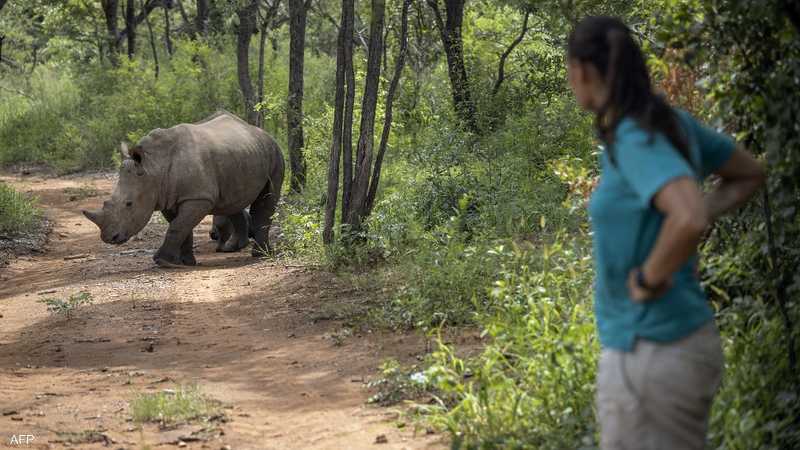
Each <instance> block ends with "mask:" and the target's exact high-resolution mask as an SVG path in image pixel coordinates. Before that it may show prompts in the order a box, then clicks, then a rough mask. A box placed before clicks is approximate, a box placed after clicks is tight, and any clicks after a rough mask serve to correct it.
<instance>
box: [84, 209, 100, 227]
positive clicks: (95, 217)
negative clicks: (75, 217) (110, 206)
mask: <svg viewBox="0 0 800 450" xmlns="http://www.w3.org/2000/svg"><path fill="white" fill-rule="evenodd" d="M83 215H84V216H86V218H87V219H89V220H91V221H92V223H94V224H95V225H97V226H98V227H102V226H103V212H102V211H83Z"/></svg>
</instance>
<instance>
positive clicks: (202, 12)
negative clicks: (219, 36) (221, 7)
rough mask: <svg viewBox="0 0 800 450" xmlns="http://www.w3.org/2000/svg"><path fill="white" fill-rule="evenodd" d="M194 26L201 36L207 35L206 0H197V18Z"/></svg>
mask: <svg viewBox="0 0 800 450" xmlns="http://www.w3.org/2000/svg"><path fill="white" fill-rule="evenodd" d="M195 27H196V28H197V32H198V33H200V35H201V36H203V37H206V36H208V0H197V18H196V22H195Z"/></svg>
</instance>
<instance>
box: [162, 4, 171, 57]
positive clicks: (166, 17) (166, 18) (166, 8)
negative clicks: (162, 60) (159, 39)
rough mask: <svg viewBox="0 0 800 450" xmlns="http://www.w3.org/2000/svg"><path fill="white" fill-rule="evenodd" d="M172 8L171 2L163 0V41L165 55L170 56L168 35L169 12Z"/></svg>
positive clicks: (169, 28) (169, 38) (169, 29)
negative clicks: (165, 49)
mask: <svg viewBox="0 0 800 450" xmlns="http://www.w3.org/2000/svg"><path fill="white" fill-rule="evenodd" d="M171 8H172V0H164V41H165V43H166V44H167V54H169V55H170V56H172V52H173V50H172V37H171V36H170V34H171V33H172V31H171V26H170V18H169V10H170V9H171Z"/></svg>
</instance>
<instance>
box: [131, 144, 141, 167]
mask: <svg viewBox="0 0 800 450" xmlns="http://www.w3.org/2000/svg"><path fill="white" fill-rule="evenodd" d="M130 156H131V159H132V160H134V161H136V164H141V163H142V157H143V156H144V152H142V147H133V148H132V149H131V151H130Z"/></svg>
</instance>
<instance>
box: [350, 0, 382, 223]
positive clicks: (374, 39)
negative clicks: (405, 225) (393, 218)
mask: <svg viewBox="0 0 800 450" xmlns="http://www.w3.org/2000/svg"><path fill="white" fill-rule="evenodd" d="M385 14H386V2H385V0H372V18H371V20H370V26H369V49H368V53H367V73H366V76H365V79H364V93H363V95H362V97H361V125H360V127H359V131H360V133H359V137H358V146H357V147H356V161H355V163H356V165H355V173H354V178H353V191H352V198H351V204H350V209H349V211H348V217H347V223H348V224H349V225H350V227H351V229H352V230H353V231H358V230H360V229H361V222H362V220H363V219H364V218H365V217H366V201H367V191H368V189H369V180H370V176H371V171H372V157H373V156H372V146H373V142H374V135H375V112H376V110H375V108H376V106H377V104H378V83H379V82H380V77H381V56H382V55H383V26H384V16H385Z"/></svg>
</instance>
